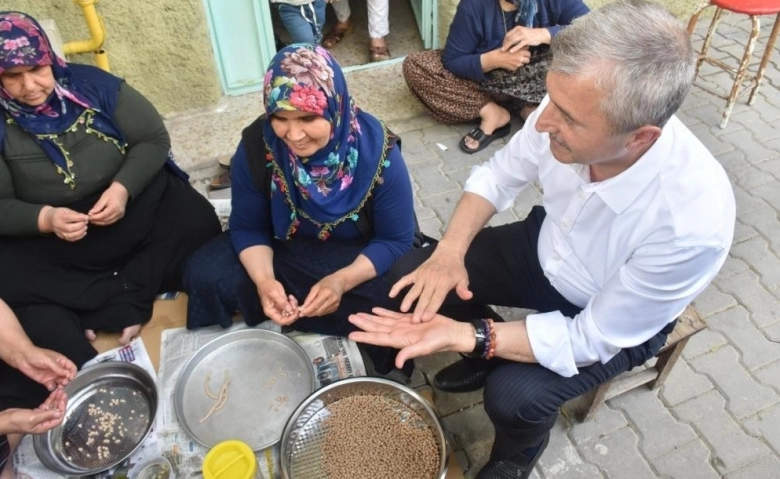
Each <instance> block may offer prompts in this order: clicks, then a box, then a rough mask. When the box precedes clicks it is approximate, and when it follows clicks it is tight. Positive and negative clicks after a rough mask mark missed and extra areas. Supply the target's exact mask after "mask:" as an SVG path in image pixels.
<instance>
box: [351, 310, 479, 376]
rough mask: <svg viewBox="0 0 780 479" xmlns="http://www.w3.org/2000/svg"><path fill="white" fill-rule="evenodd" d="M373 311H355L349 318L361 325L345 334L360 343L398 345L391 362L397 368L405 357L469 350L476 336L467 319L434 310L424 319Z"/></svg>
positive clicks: (353, 322) (409, 315)
mask: <svg viewBox="0 0 780 479" xmlns="http://www.w3.org/2000/svg"><path fill="white" fill-rule="evenodd" d="M372 312H373V313H374V314H368V313H358V314H352V315H350V316H349V322H350V323H352V324H354V325H355V326H357V327H358V328H360V329H362V330H363V331H355V332H353V333H350V334H349V339H352V340H353V341H357V342H360V343H368V344H374V345H377V346H389V347H391V348H395V349H400V350H401V351H400V352H399V353H398V356H396V358H395V365H396V367H397V368H398V369H401V368H402V367H403V365H404V362H406V360H408V359H412V358H416V357H418V356H425V355H427V354H433V353H438V352H442V351H457V352H469V351H472V350H473V349H474V345H475V344H476V337H475V334H474V328H473V327H472V326H471V325H470V324H469V323H460V322H457V321H455V320H452V319H450V318H448V317H446V316H442V315H440V314H435V315H434V316H433V317H432V318H431V319H430V320H429V321H427V322H425V323H420V322H416V321H414V320H413V318H412V315H411V314H409V313H397V312H394V311H388V310H386V309H382V308H374V309H373V310H372Z"/></svg>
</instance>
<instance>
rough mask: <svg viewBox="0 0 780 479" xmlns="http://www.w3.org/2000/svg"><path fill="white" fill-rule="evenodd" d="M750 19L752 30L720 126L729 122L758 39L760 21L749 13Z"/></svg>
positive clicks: (724, 125)
mask: <svg viewBox="0 0 780 479" xmlns="http://www.w3.org/2000/svg"><path fill="white" fill-rule="evenodd" d="M750 20H751V21H752V22H753V30H752V31H751V32H750V39H749V40H748V43H747V47H745V54H744V55H742V61H741V62H739V69H737V75H736V77H735V78H734V85H733V86H732V87H731V93H729V97H728V99H727V100H726V109H725V110H724V111H723V116H722V117H721V119H720V128H721V129H723V128H726V123H728V122H729V115H731V110H732V109H733V108H734V102H736V101H737V96H738V95H739V90H740V88H742V80H744V79H745V73H747V67H748V63H750V57H751V56H753V49H754V48H755V47H756V40H758V34H759V33H761V23H760V21H759V19H758V17H757V16H756V15H751V16H750Z"/></svg>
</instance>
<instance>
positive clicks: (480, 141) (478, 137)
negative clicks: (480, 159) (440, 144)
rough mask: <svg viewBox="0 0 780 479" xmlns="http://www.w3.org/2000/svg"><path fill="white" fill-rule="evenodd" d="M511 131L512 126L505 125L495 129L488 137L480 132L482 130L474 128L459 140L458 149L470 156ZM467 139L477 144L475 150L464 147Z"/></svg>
mask: <svg viewBox="0 0 780 479" xmlns="http://www.w3.org/2000/svg"><path fill="white" fill-rule="evenodd" d="M511 129H512V125H511V124H510V123H507V124H506V125H504V126H502V127H501V128H496V129H495V131H493V133H491V134H490V135H488V134H486V133H485V132H484V131H483V130H482V128H479V127H477V128H474V129H473V130H471V131H470V132H468V133H467V134H466V136H464V137H463V138H461V139H460V143H459V145H460V149H461V150H463V152H464V153H468V154H472V153H476V152H478V151H480V150H484V149H485V148H487V146H488V145H489V144H491V143H492V142H493V140H496V139H498V138H503V137H505V136H507V135H508V134H509V131H510V130H511ZM467 137H471V138H473V139H474V140H475V141H476V142H477V147H476V148H474V149H471V148H469V147H468V146H466V138H467Z"/></svg>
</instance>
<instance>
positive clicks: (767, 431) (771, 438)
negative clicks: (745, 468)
mask: <svg viewBox="0 0 780 479" xmlns="http://www.w3.org/2000/svg"><path fill="white" fill-rule="evenodd" d="M745 429H747V430H748V432H750V433H751V434H753V435H755V436H757V437H763V438H764V439H765V440H766V442H767V443H769V445H770V446H772V449H774V450H775V452H780V404H778V405H776V406H774V407H772V408H770V409H767V410H766V411H762V412H761V413H760V414H758V415H756V416H755V417H753V418H750V419H748V420H747V421H745ZM775 477H777V476H775Z"/></svg>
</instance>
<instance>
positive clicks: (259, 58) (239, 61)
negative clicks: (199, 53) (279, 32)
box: [204, 0, 276, 95]
mask: <svg viewBox="0 0 780 479" xmlns="http://www.w3.org/2000/svg"><path fill="white" fill-rule="evenodd" d="M204 2H205V5H206V15H207V17H208V23H209V31H210V33H211V44H212V47H213V49H214V57H215V58H216V62H217V70H218V71H219V75H220V80H221V82H222V88H223V90H224V92H225V93H226V94H228V95H238V94H241V93H247V92H251V91H257V90H260V89H261V88H262V86H263V75H265V68H266V66H267V65H268V63H270V61H271V58H273V56H274V54H275V53H276V47H275V43H274V32H273V25H272V23H271V10H270V4H269V2H268V0H204Z"/></svg>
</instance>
